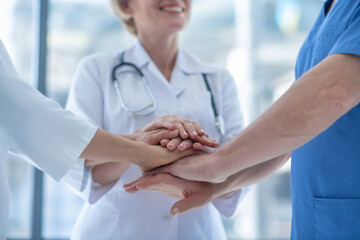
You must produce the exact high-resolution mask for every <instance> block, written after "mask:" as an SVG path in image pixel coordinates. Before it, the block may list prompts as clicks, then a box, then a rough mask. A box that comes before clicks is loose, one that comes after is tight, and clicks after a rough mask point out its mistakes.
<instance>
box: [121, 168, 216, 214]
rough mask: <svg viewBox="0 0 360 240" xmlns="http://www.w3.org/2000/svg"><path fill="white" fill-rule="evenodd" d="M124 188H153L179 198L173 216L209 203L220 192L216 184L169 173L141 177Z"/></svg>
mask: <svg viewBox="0 0 360 240" xmlns="http://www.w3.org/2000/svg"><path fill="white" fill-rule="evenodd" d="M124 188H125V191H126V192H127V193H135V192H137V191H139V190H152V191H159V192H161V193H164V194H166V195H168V196H170V197H173V198H176V199H178V200H179V201H178V202H176V203H175V204H174V205H173V206H172V208H171V215H172V216H177V215H180V214H182V213H184V212H186V211H189V210H191V209H195V208H200V207H202V206H204V205H206V204H208V203H209V202H210V201H211V200H212V199H213V198H215V197H216V195H217V192H218V191H217V185H216V184H211V183H207V182H197V181H189V180H184V179H182V178H178V177H174V176H172V175H170V174H167V173H160V174H155V175H149V176H144V177H141V178H139V179H137V180H135V181H134V182H131V183H128V184H125V185H124Z"/></svg>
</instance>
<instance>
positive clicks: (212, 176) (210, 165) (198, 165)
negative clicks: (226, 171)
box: [144, 153, 227, 183]
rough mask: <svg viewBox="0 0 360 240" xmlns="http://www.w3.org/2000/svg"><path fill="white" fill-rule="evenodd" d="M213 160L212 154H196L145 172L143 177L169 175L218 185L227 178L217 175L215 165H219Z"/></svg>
mask: <svg viewBox="0 0 360 240" xmlns="http://www.w3.org/2000/svg"><path fill="white" fill-rule="evenodd" d="M215 159H216V158H215V155H214V153H212V154H197V155H195V156H189V157H186V158H183V159H181V160H180V161H176V162H174V163H172V164H169V165H166V166H162V167H159V168H157V169H154V170H152V171H149V172H145V174H144V175H152V174H158V173H169V174H171V175H173V176H177V177H179V178H183V179H187V180H192V181H202V182H211V183H220V182H223V181H225V180H226V178H227V176H222V175H221V174H219V172H218V171H217V170H218V167H217V164H219V163H218V161H217V160H215Z"/></svg>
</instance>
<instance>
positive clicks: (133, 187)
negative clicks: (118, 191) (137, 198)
mask: <svg viewBox="0 0 360 240" xmlns="http://www.w3.org/2000/svg"><path fill="white" fill-rule="evenodd" d="M138 191H139V189H138V188H137V187H136V184H135V185H133V186H130V187H127V188H125V192H127V193H130V194H132V193H136V192H138Z"/></svg>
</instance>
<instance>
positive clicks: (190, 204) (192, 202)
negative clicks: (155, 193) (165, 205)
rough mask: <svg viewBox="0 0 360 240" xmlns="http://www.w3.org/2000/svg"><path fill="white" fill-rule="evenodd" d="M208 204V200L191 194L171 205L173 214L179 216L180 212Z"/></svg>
mask: <svg viewBox="0 0 360 240" xmlns="http://www.w3.org/2000/svg"><path fill="white" fill-rule="evenodd" d="M204 204H206V202H201V201H199V200H198V199H197V198H196V197H192V196H189V197H187V198H184V199H182V200H180V201H178V202H176V203H175V204H174V205H173V206H172V207H171V210H170V211H171V215H172V216H174V217H175V216H178V215H180V214H183V213H185V212H187V211H189V210H191V209H194V208H199V207H201V206H203V205H204Z"/></svg>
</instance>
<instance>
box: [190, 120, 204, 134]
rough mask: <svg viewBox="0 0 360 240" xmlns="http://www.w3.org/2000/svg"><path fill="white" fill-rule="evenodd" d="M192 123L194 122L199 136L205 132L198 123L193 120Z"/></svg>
mask: <svg viewBox="0 0 360 240" xmlns="http://www.w3.org/2000/svg"><path fill="white" fill-rule="evenodd" d="M193 124H194V126H195V128H196V131H197V133H198V134H199V136H203V135H205V134H206V133H205V131H204V129H203V128H202V127H201V126H200V124H198V123H197V122H193Z"/></svg>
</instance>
